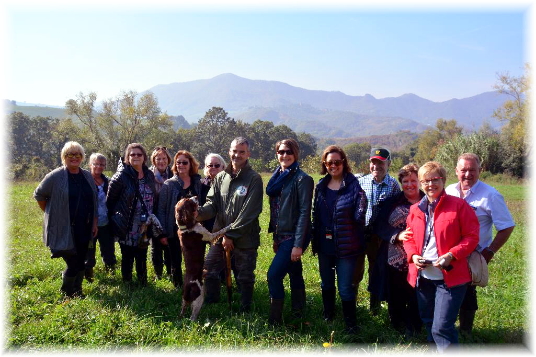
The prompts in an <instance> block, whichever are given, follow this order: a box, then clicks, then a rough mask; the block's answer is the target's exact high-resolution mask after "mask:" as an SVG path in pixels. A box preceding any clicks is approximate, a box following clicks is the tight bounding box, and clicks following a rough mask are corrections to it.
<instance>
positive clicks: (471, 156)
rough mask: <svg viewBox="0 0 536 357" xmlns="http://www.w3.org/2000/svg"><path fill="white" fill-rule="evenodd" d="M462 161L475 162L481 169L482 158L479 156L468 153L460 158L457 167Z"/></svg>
mask: <svg viewBox="0 0 536 357" xmlns="http://www.w3.org/2000/svg"><path fill="white" fill-rule="evenodd" d="M460 160H475V162H476V164H477V166H478V168H480V167H481V166H480V158H479V157H478V155H477V154H473V153H472V152H466V153H463V154H461V155H460V156H458V161H457V162H456V165H457V164H458V162H460Z"/></svg>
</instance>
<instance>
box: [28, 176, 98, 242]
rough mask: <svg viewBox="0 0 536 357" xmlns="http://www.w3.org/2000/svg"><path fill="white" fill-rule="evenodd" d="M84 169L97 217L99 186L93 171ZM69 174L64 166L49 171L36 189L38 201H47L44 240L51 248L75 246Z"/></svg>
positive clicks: (35, 195) (94, 214)
mask: <svg viewBox="0 0 536 357" xmlns="http://www.w3.org/2000/svg"><path fill="white" fill-rule="evenodd" d="M80 170H82V173H83V174H84V177H85V179H86V180H87V182H88V183H89V186H90V187H91V189H92V190H93V193H94V195H93V209H94V212H93V217H97V187H96V186H95V181H94V180H93V177H92V176H91V173H90V172H89V171H87V170H84V169H82V168H81V169H80ZM68 180H69V176H68V174H67V168H66V167H64V166H62V167H58V168H57V169H54V170H53V171H51V172H49V173H48V174H47V175H46V176H45V178H44V179H43V181H41V183H40V184H39V186H37V188H36V189H35V191H34V198H35V200H36V201H47V204H46V206H45V215H44V219H43V242H44V243H45V245H46V246H47V247H49V248H50V249H51V250H70V249H73V248H74V243H73V239H72V237H71V222H70V217H69V181H68Z"/></svg>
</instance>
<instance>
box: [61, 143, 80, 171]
mask: <svg viewBox="0 0 536 357" xmlns="http://www.w3.org/2000/svg"><path fill="white" fill-rule="evenodd" d="M77 152H79V153H80V154H82V161H81V163H82V162H84V159H85V158H86V152H85V151H84V148H83V147H82V145H80V144H79V143H77V142H76V141H68V142H66V143H65V145H63V149H61V163H62V164H63V166H67V163H66V162H65V158H66V157H67V154H71V153H73V154H74V153H77Z"/></svg>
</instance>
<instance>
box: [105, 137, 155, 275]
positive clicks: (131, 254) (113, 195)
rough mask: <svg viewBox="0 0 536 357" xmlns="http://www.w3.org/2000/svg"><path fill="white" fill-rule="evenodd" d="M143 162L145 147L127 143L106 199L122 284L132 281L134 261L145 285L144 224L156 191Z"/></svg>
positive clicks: (150, 175)
mask: <svg viewBox="0 0 536 357" xmlns="http://www.w3.org/2000/svg"><path fill="white" fill-rule="evenodd" d="M146 161H147V152H146V151H145V148H144V147H143V146H142V145H141V144H138V143H132V144H129V145H128V146H127V148H126V150H125V158H124V161H121V160H120V161H119V165H118V167H117V172H116V173H115V174H114V175H113V176H112V178H111V180H110V185H109V187H108V197H107V204H108V212H109V214H110V220H111V224H112V231H113V233H114V235H115V236H116V237H117V238H118V241H119V246H120V248H121V256H122V260H121V274H122V277H123V281H124V282H131V281H132V269H133V266H134V261H136V275H137V279H138V282H139V283H140V285H142V286H145V285H147V247H148V245H147V244H146V243H145V239H144V238H145V237H144V232H145V231H146V228H147V227H146V223H145V222H147V219H148V218H149V215H151V214H152V213H153V207H154V196H155V192H156V188H155V179H154V174H153V172H152V171H150V170H149V168H148V167H147V166H146V165H145V162H146Z"/></svg>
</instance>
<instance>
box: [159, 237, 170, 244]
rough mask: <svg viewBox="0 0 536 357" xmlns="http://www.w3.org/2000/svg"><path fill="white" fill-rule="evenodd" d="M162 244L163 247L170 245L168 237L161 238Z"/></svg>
mask: <svg viewBox="0 0 536 357" xmlns="http://www.w3.org/2000/svg"><path fill="white" fill-rule="evenodd" d="M160 244H162V245H168V242H167V237H162V238H160Z"/></svg>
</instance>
